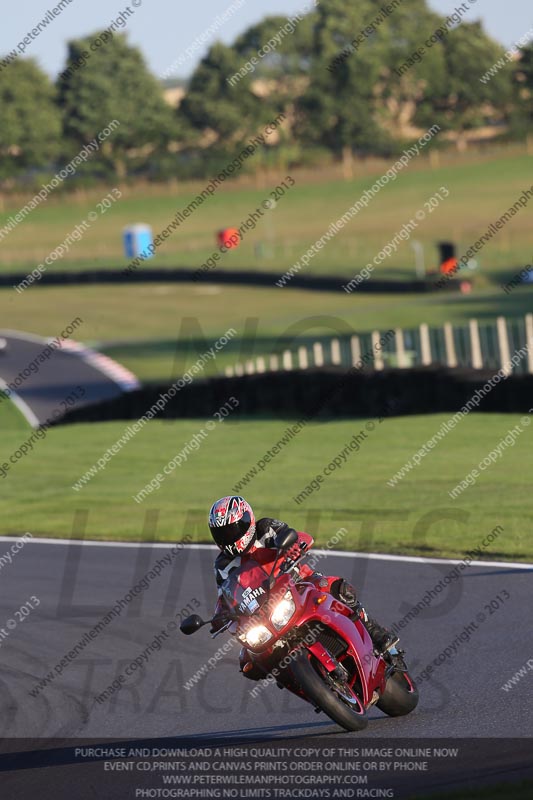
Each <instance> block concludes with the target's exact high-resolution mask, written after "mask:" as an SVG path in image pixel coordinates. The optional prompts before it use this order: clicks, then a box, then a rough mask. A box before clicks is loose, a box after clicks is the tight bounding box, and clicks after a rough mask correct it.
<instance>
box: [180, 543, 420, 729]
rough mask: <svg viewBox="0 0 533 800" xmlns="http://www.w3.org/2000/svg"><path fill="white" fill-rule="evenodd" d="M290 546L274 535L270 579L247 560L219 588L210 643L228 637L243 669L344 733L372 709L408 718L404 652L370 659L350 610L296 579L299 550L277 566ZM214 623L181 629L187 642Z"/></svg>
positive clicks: (412, 692) (413, 696) (197, 621)
mask: <svg viewBox="0 0 533 800" xmlns="http://www.w3.org/2000/svg"><path fill="white" fill-rule="evenodd" d="M297 541H298V536H297V534H296V533H295V532H294V531H289V532H287V533H284V534H281V535H278V537H277V538H276V548H277V557H276V560H275V561H274V564H273V566H272V569H271V570H270V573H268V572H266V570H265V568H264V566H263V565H261V564H259V563H257V562H256V561H254V560H253V559H252V558H249V559H247V560H246V562H245V563H244V564H243V565H242V567H241V568H240V569H238V570H237V569H235V570H233V571H232V572H231V573H230V575H229V577H228V578H227V579H226V581H225V582H224V583H223V584H222V587H221V589H222V594H223V597H224V599H225V605H226V606H227V612H226V613H225V614H224V616H223V617H222V620H223V621H224V624H223V626H222V627H221V628H220V629H219V630H218V631H217V632H216V633H215V634H214V636H218V635H219V634H220V633H222V632H223V631H226V630H229V631H230V632H231V633H232V634H233V635H234V636H236V637H237V639H238V640H239V641H240V642H241V643H242V644H243V645H244V646H245V647H246V649H247V651H248V654H249V657H250V664H251V667H250V668H252V667H253V668H256V669H258V670H259V671H260V672H261V673H262V674H263V676H264V678H266V679H270V680H275V681H276V683H277V685H278V686H279V687H280V688H287V689H289V691H291V692H293V693H294V694H296V695H298V697H301V698H303V699H304V700H306V701H307V702H309V703H311V705H313V706H314V707H315V710H316V711H317V712H319V711H324V713H325V714H327V716H328V717H330V719H332V720H333V721H334V722H336V723H337V724H338V725H340V726H341V727H343V728H345V729H346V730H349V731H360V730H362V729H363V728H365V727H366V726H367V724H368V717H367V711H368V709H369V708H370V707H371V706H372V705H374V704H375V705H377V707H378V708H379V709H381V711H384V712H385V714H388V715H389V716H391V717H397V716H402V715H404V714H409V713H410V712H411V711H412V710H413V709H414V708H416V705H417V703H418V691H417V689H416V686H415V684H414V681H413V679H412V678H411V677H410V676H409V673H408V671H407V666H406V664H405V661H404V659H403V655H404V651H403V650H399V649H396V648H392V649H391V650H390V651H388V652H386V653H385V654H383V655H380V654H377V653H376V652H375V651H374V647H373V644H372V640H371V638H370V634H369V633H368V631H367V630H366V628H365V626H364V624H363V622H362V621H361V620H360V619H359V618H356V619H355V620H354V619H353V618H352V617H353V609H351V608H349V607H348V606H346V605H345V604H344V603H341V602H340V601H339V600H336V599H335V598H334V597H333V596H332V595H331V594H328V593H325V592H321V591H320V590H319V589H317V587H316V586H315V584H313V583H311V582H309V581H305V580H302V579H299V578H298V573H297V565H298V564H299V562H300V561H301V560H302V559H303V558H304V557H305V556H306V555H307V552H308V550H307V547H306V544H305V543H303V542H300V548H301V555H300V557H299V558H297V559H296V560H292V561H288V560H286V561H285V562H283V563H282V562H280V556H281V555H282V554H283V552H284V551H285V550H287V549H288V548H289V547H291V546H292V545H293V544H295V543H296V542H297ZM294 572H296V575H294V576H293V573H294ZM214 619H215V618H213V619H212V620H208V621H206V622H204V620H202V618H201V617H199V616H198V615H197V614H193V615H192V616H190V617H187V619H185V620H184V621H183V622H182V623H181V626H180V628H181V631H182V632H183V633H185V634H187V635H190V634H192V633H195V632H196V631H197V630H199V628H201V627H202V626H203V625H207V624H209V623H211V622H213V621H214ZM220 619H221V617H220V616H219V617H218V620H220ZM246 668H247V667H245V671H246Z"/></svg>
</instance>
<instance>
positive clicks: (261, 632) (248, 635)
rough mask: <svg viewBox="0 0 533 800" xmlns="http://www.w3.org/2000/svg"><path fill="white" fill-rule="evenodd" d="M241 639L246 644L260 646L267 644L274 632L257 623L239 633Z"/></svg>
mask: <svg viewBox="0 0 533 800" xmlns="http://www.w3.org/2000/svg"><path fill="white" fill-rule="evenodd" d="M239 639H240V640H241V642H243V643H244V644H248V645H250V647H258V645H261V644H265V642H268V640H269V639H272V634H271V632H270V631H269V630H268V628H266V627H265V626H264V625H255V626H254V627H253V628H248V629H247V630H245V631H242V632H241V633H239Z"/></svg>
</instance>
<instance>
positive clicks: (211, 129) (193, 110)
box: [179, 43, 275, 148]
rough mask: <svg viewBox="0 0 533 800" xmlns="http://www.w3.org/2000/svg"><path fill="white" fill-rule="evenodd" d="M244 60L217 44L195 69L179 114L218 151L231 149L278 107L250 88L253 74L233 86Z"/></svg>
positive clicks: (227, 48) (256, 129) (269, 116)
mask: <svg viewBox="0 0 533 800" xmlns="http://www.w3.org/2000/svg"><path fill="white" fill-rule="evenodd" d="M242 64H243V60H242V58H241V57H239V54H238V53H236V52H235V50H234V49H233V48H231V47H227V46H226V45H223V44H220V43H216V44H214V45H213V46H212V47H211V48H210V50H209V52H208V53H207V55H206V56H205V58H203V59H202V61H201V62H200V64H199V65H198V67H197V68H196V70H195V72H194V74H193V76H192V78H191V82H190V84H189V91H188V92H187V95H186V96H185V98H184V100H183V102H182V104H181V106H180V109H179V112H180V113H182V114H183V115H184V116H185V118H186V119H187V120H188V121H189V122H190V124H191V125H192V126H193V127H194V128H196V130H197V131H199V132H201V133H202V134H204V135H206V137H207V139H208V140H211V141H214V142H215V143H216V147H217V148H224V147H228V148H232V147H235V146H236V145H238V144H240V143H241V142H244V141H245V140H246V139H247V138H248V137H249V136H252V135H253V134H255V133H257V132H258V131H259V130H260V128H261V125H262V123H266V122H268V121H269V120H270V119H272V111H273V109H274V107H275V106H273V104H272V103H270V102H268V101H267V102H262V100H261V99H260V98H259V97H257V96H256V95H255V94H254V93H253V91H252V88H251V83H252V77H251V73H247V74H245V76H244V77H242V78H240V80H239V81H238V82H237V83H236V84H235V85H232V84H231V83H230V82H229V79H230V78H231V77H232V76H233V75H235V74H236V73H237V72H239V70H240V68H241V67H242Z"/></svg>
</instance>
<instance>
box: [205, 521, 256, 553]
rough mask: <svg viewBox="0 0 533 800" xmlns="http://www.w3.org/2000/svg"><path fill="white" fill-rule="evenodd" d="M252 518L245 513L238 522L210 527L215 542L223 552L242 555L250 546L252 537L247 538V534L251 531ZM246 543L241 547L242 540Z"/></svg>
mask: <svg viewBox="0 0 533 800" xmlns="http://www.w3.org/2000/svg"><path fill="white" fill-rule="evenodd" d="M251 521H252V520H251V518H250V515H249V514H248V513H245V514H244V515H243V517H242V519H240V520H238V522H231V523H229V524H228V525H221V526H216V525H210V526H209V530H210V531H211V535H212V537H213V539H214V540H215V542H216V543H217V544H218V546H219V547H220V548H222V549H223V550H228V551H229V552H230V553H233V554H237V553H242V552H244V550H245V549H246V548H247V546H248V545H249V544H250V541H251V538H252V537H247V536H246V534H247V533H248V531H249V529H250V523H251ZM243 538H244V539H245V541H244V542H243V543H242V545H241V546H239V545H240V540H241V539H243Z"/></svg>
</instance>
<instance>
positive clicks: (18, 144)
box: [0, 0, 533, 189]
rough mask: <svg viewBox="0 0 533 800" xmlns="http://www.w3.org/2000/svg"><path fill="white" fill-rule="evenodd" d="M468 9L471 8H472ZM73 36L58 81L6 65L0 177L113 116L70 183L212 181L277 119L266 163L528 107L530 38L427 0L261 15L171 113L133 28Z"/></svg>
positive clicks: (398, 144) (379, 151) (13, 176)
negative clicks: (499, 34)
mask: <svg viewBox="0 0 533 800" xmlns="http://www.w3.org/2000/svg"><path fill="white" fill-rule="evenodd" d="M463 5H464V4H463ZM102 35H103V32H102V31H100V32H98V31H97V32H95V33H93V34H91V35H89V36H86V37H84V38H82V39H76V40H73V41H70V42H69V43H68V54H67V61H66V64H65V66H64V68H63V70H62V72H61V74H60V75H59V76H58V77H57V79H56V80H55V81H52V80H51V79H50V78H49V77H48V76H47V75H46V74H45V73H44V72H43V71H42V70H41V69H40V68H39V66H38V65H37V64H36V63H35V62H34V61H33V60H32V59H23V58H21V59H17V60H15V61H13V62H12V63H9V64H8V65H7V66H6V67H4V68H3V69H2V70H1V71H0V115H1V117H0V118H1V120H2V124H1V125H0V182H1V184H2V186H3V187H4V189H9V188H10V187H17V188H19V187H20V186H21V184H26V185H30V184H31V183H32V182H35V181H37V180H40V179H42V176H43V173H50V174H52V173H53V172H54V171H55V169H56V168H57V167H58V166H59V165H62V164H65V163H67V162H69V161H70V160H71V159H72V158H74V157H75V156H76V154H77V153H78V152H79V151H80V150H81V149H82V148H84V147H86V146H87V145H88V143H89V142H91V141H93V140H95V138H96V137H98V135H99V133H100V132H101V131H103V130H104V129H106V127H107V126H108V125H109V123H110V122H111V121H113V120H119V122H120V125H119V126H117V128H116V130H115V131H114V133H113V135H112V136H109V137H107V138H106V139H105V141H103V142H102V143H101V146H100V147H99V148H98V151H97V152H96V153H95V154H94V156H93V157H92V158H91V159H89V160H87V161H86V162H85V163H83V164H81V165H80V167H79V169H77V171H76V174H75V176H73V177H71V178H69V181H68V182H67V183H70V184H71V183H72V182H74V183H75V182H78V183H79V182H80V181H82V182H83V181H86V182H94V181H99V180H109V179H111V178H113V179H118V180H125V179H135V178H136V177H141V176H142V177H144V178H148V179H152V180H161V181H165V180H168V179H169V178H176V177H178V178H192V177H204V176H208V175H210V174H213V173H214V172H216V171H217V170H218V169H220V167H221V166H223V164H224V163H226V162H227V161H228V160H230V161H231V158H232V157H233V154H234V153H235V152H236V151H237V150H238V149H240V148H241V147H242V145H243V143H245V142H246V141H247V140H248V139H250V137H253V136H254V134H255V133H256V132H257V131H258V130H259V129H260V128H261V127H262V126H264V125H265V124H267V123H268V122H269V120H271V119H273V118H275V117H276V116H277V115H278V114H280V113H284V114H285V123H284V125H283V126H282V128H281V129H280V130H279V131H278V133H277V136H276V137H274V138H271V139H270V140H269V142H268V143H267V144H265V146H264V147H263V148H262V150H261V154H260V158H257V159H254V160H253V164H252V163H251V164H250V166H249V169H255V168H257V166H258V165H269V164H282V165H284V166H289V165H290V166H297V165H303V164H310V163H320V162H323V161H327V160H330V161H331V159H337V160H342V161H343V163H344V164H345V166H346V168H347V169H348V170H349V168H350V164H351V162H352V160H353V159H354V158H357V157H365V156H368V155H383V156H387V157H389V156H393V155H394V154H396V153H398V152H399V151H400V150H401V149H403V147H405V145H406V143H408V142H409V140H410V139H411V140H414V139H415V138H417V137H418V136H419V135H420V131H423V130H426V129H427V128H430V127H431V126H432V125H435V124H437V125H439V126H440V128H441V130H442V135H440V136H439V137H438V138H439V142H438V143H437V144H436V145H435V146H442V143H443V142H444V141H450V140H451V141H454V142H455V143H456V145H457V146H459V147H464V146H465V145H466V142H467V141H468V140H469V138H470V137H471V136H472V134H473V133H474V135H475V132H476V131H478V130H480V129H489V130H490V132H491V135H492V134H494V135H497V136H499V137H506V138H509V139H521V138H525V137H526V136H527V134H528V130H529V126H530V123H531V119H532V116H533V107H532V96H533V45H532V44H528V43H526V44H524V45H523V46H521V47H519V48H517V49H516V51H515V52H513V55H512V57H510V56H509V53H508V54H505V52H504V49H503V48H502V47H501V46H500V45H499V44H497V43H496V42H495V41H493V40H492V39H491V38H490V37H489V36H488V35H487V34H486V32H485V31H484V29H483V27H482V25H481V23H479V22H466V21H464V20H463V19H462V18H459V19H454V18H453V16H450V17H448V18H445V17H443V16H442V15H440V14H437V13H435V12H434V11H432V10H431V9H429V8H428V6H427V2H426V0H392V2H388V3H387V2H385V3H383V2H382V0H358V2H357V4H353V7H352V5H351V4H347V3H346V0H321V2H320V4H319V5H317V6H316V7H314V8H312V9H311V10H310V11H309V12H308V13H305V14H301V15H298V16H297V17H296V18H294V17H293V18H289V19H287V18H285V17H279V16H272V17H267V18H265V19H264V20H263V21H261V22H260V23H259V24H257V25H253V26H252V27H250V28H249V29H248V30H246V31H245V32H244V33H242V34H241V35H240V36H238V37H237V38H236V40H235V41H234V42H233V44H232V45H229V46H228V45H224V44H222V43H215V44H214V45H213V46H212V47H210V49H209V51H208V53H207V54H206V55H205V57H204V58H203V59H202V60H201V61H200V63H199V64H198V66H197V68H196V70H195V71H194V73H193V75H192V76H191V78H190V80H189V81H188V83H187V85H186V87H185V90H184V91H185V94H184V97H183V99H182V101H181V102H180V103H179V105H178V107H177V108H174V107H173V106H172V105H170V104H169V103H167V102H166V101H165V99H164V88H165V87H164V85H163V84H162V83H161V82H160V81H159V80H158V79H157V78H156V77H155V76H154V75H153V74H151V72H150V71H149V69H148V67H147V65H146V63H145V61H144V58H143V55H142V53H141V52H140V50H139V49H138V48H136V47H132V46H131V45H129V44H128V41H127V37H126V36H125V35H114V36H113V37H108V39H107V40H106V41H105V42H104V43H103V45H101V46H99V47H98V48H95V47H92V48H91V44H92V43H94V41H95V40H96V39H99V37H100V39H101V37H102Z"/></svg>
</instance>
